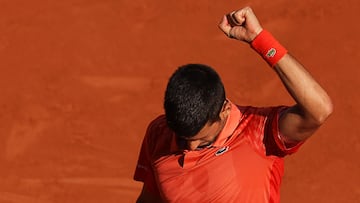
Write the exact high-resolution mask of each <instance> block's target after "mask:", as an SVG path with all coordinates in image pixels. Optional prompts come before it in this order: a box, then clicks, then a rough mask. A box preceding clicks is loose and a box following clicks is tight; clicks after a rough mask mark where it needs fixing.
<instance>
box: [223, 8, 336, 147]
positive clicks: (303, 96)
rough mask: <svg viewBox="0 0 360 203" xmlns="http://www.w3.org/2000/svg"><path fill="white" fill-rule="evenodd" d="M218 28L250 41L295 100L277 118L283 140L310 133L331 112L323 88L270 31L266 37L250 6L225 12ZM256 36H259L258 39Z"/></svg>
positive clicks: (288, 142)
mask: <svg viewBox="0 0 360 203" xmlns="http://www.w3.org/2000/svg"><path fill="white" fill-rule="evenodd" d="M219 28H220V29H221V30H222V31H223V32H224V33H225V34H226V35H227V36H228V37H230V38H233V39H237V40H240V41H244V42H246V43H249V44H251V45H252V47H253V48H254V49H255V50H256V51H257V52H258V53H259V54H260V55H262V56H263V57H264V58H265V59H266V60H267V62H268V63H269V64H270V65H271V66H272V67H273V68H274V70H275V72H276V73H277V75H278V76H279V78H280V79H281V81H282V82H283V84H284V85H285V87H286V89H287V90H288V92H289V93H290V95H291V96H292V97H293V99H294V100H295V101H296V104H295V105H294V106H292V107H291V108H289V109H287V110H286V111H285V112H283V113H282V115H281V117H280V120H279V128H280V132H281V134H282V135H283V139H284V140H285V142H286V143H287V144H289V145H291V144H292V143H296V142H299V141H303V140H305V139H307V138H308V137H309V136H311V135H312V134H313V133H314V132H315V131H316V130H317V129H318V128H319V127H320V126H321V125H322V124H323V123H324V121H325V120H326V119H327V118H328V117H329V115H330V114H331V113H332V111H333V106H332V102H331V100H330V98H329V96H328V95H327V93H326V92H325V90H324V89H323V88H322V87H321V86H320V85H319V84H318V83H317V82H316V81H315V80H314V78H313V77H312V76H311V75H310V74H309V73H308V72H307V71H306V70H305V68H304V67H303V65H301V64H300V62H298V61H297V60H296V59H295V58H294V57H293V56H291V55H290V54H289V53H287V51H286V49H285V48H283V47H282V46H281V45H280V44H279V43H278V42H277V41H276V40H275V39H274V38H272V36H271V34H267V36H266V37H267V38H269V40H267V38H266V37H263V36H264V35H265V33H268V32H267V31H264V30H263V28H262V27H261V25H260V23H259V21H258V19H257V18H256V16H255V14H254V12H253V11H252V9H251V8H250V7H246V8H243V9H240V10H238V11H234V12H232V13H230V14H228V15H225V16H224V17H223V18H222V20H221V22H220V24H219ZM259 36H260V37H261V38H262V39H258V38H260V37H259ZM271 38H272V39H271ZM259 41H260V42H259ZM271 41H273V42H271ZM255 43H256V44H255ZM269 43H270V45H272V44H271V43H275V44H274V46H275V49H273V48H270V49H268V48H269V46H270V45H269ZM270 47H271V46H270Z"/></svg>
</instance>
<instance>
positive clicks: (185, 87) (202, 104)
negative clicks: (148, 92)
mask: <svg viewBox="0 0 360 203" xmlns="http://www.w3.org/2000/svg"><path fill="white" fill-rule="evenodd" d="M224 101H225V90H224V85H223V83H222V82H221V79H220V77H219V75H218V74H217V73H216V72H215V70H213V69H212V68H211V67H209V66H206V65H202V64H187V65H184V66H181V67H179V68H178V69H177V70H176V71H175V72H174V74H173V75H172V76H171V77H170V79H169V82H168V85H167V88H166V92H165V99H164V108H165V115H166V120H167V123H168V126H169V127H170V128H171V129H172V130H173V131H174V132H175V133H176V135H178V136H182V137H192V136H194V135H196V134H197V133H198V132H199V131H200V130H201V129H202V128H203V127H204V126H205V124H206V123H207V122H210V123H213V122H215V121H218V120H219V119H220V117H219V113H220V111H221V108H222V106H223V103H224Z"/></svg>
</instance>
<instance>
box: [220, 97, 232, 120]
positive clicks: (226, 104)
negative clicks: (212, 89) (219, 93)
mask: <svg viewBox="0 0 360 203" xmlns="http://www.w3.org/2000/svg"><path fill="white" fill-rule="evenodd" d="M230 112H231V102H229V101H228V100H225V101H224V105H223V107H222V109H221V111H220V114H219V117H220V119H221V120H225V119H226V118H227V117H228V116H229V115H230Z"/></svg>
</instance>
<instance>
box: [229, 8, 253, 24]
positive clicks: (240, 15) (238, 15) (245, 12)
mask: <svg viewBox="0 0 360 203" xmlns="http://www.w3.org/2000/svg"><path fill="white" fill-rule="evenodd" d="M251 14H252V10H251V8H250V7H245V8H243V9H240V10H237V11H236V12H234V13H233V14H232V18H234V20H235V21H236V22H237V23H238V25H242V24H244V23H245V20H246V17H247V16H249V15H251Z"/></svg>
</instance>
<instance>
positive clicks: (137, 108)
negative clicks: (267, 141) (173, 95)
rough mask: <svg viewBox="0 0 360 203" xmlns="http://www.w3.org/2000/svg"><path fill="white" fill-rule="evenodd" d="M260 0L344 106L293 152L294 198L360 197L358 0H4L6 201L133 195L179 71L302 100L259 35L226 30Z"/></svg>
mask: <svg viewBox="0 0 360 203" xmlns="http://www.w3.org/2000/svg"><path fill="white" fill-rule="evenodd" d="M247 5H249V6H251V7H252V8H253V10H254V11H255V13H256V15H257V17H258V18H259V20H260V22H261V23H262V26H263V27H264V28H266V29H268V30H269V31H271V32H272V33H273V35H274V36H275V37H277V39H278V40H279V41H280V42H281V43H282V44H283V45H284V46H285V47H286V48H287V49H288V50H289V51H290V53H292V54H293V55H295V56H296V58H298V59H299V60H300V61H301V62H302V63H303V64H304V65H305V66H306V67H307V69H308V70H309V71H310V72H311V73H312V74H313V76H314V77H315V78H316V79H317V80H318V81H319V83H320V84H321V85H322V86H323V87H324V88H325V89H326V90H327V91H328V93H329V95H330V96H331V98H332V99H333V102H334V105H335V111H334V113H333V114H332V116H331V117H330V118H329V120H328V121H327V122H326V123H325V124H324V125H323V126H322V127H321V129H320V130H319V131H317V133H316V134H315V135H314V136H313V137H311V138H310V139H309V140H308V141H307V142H306V143H305V144H304V146H303V147H302V148H301V149H300V150H299V152H298V153H296V154H294V155H291V156H290V157H287V159H286V161H285V175H284V178H283V183H282V187H281V202H284V203H286V202H291V203H303V202H307V203H318V202H330V203H331V202H344V203H347V202H349V203H352V202H360V184H359V182H360V161H359V154H360V130H359V129H360V128H359V127H358V126H359V123H360V119H359V118H360V108H359V104H360V93H359V89H360V62H359V61H360V60H359V59H360V43H359V36H360V27H359V26H358V20H359V19H360V13H359V10H360V3H359V2H358V1H357V0H344V1H325V0H294V1H286V0H273V1H260V0H254V1H205V0H198V1H192V0H182V1H173V0H172V1H166V0H159V1H145V0H138V1H125V0H105V1H94V0H88V1H85V0H71V1H70V0H64V1H55V0H48V1H45V0H33V1H25V0H3V1H1V2H0V70H1V71H0V93H1V99H0V136H1V141H0V203H63V202H67V203H82V202H84V203H100V202H106V203H118V202H124V203H128V202H129V203H130V202H135V200H136V198H137V196H138V194H139V192H140V190H141V187H142V184H141V183H138V182H135V181H133V180H132V176H133V172H134V167H135V164H136V161H137V157H138V152H139V147H140V144H141V141H142V138H143V136H144V133H145V130H146V127H147V124H148V123H149V122H150V121H151V120H152V119H153V118H154V117H155V116H157V115H159V114H161V113H162V112H163V109H162V102H163V92H164V89H165V85H166V83H167V80H168V78H169V76H170V75H171V74H172V72H173V71H174V70H175V69H176V68H177V67H178V66H179V65H183V64H186V63H204V64H207V65H210V66H212V67H214V68H215V69H216V70H217V71H218V72H219V74H220V76H221V77H222V80H223V82H224V85H225V88H226V90H227V96H228V98H230V99H231V100H232V101H233V102H235V103H238V104H242V105H253V106H270V105H278V104H285V105H291V104H293V101H292V100H291V98H290V96H289V95H288V94H287V92H286V90H285V88H284V87H283V86H282V84H281V82H280V80H279V79H278V78H277V77H276V75H275V73H273V72H272V70H271V69H270V68H269V67H268V66H267V64H266V63H265V62H264V61H263V60H262V59H261V57H260V56H258V55H257V54H256V53H255V52H254V51H253V50H251V49H250V48H249V47H248V45H246V44H244V43H241V42H236V41H235V40H229V39H227V38H226V37H225V36H224V34H223V33H222V32H221V31H220V30H219V29H218V28H217V24H218V22H219V21H220V19H221V17H222V15H223V14H225V13H227V12H230V11H232V10H235V9H239V8H242V7H244V6H247Z"/></svg>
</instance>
